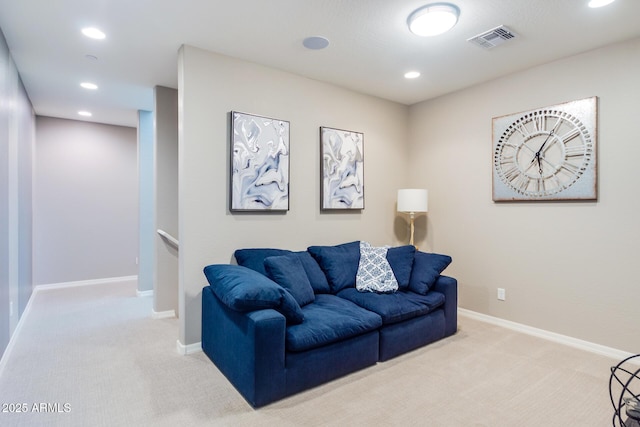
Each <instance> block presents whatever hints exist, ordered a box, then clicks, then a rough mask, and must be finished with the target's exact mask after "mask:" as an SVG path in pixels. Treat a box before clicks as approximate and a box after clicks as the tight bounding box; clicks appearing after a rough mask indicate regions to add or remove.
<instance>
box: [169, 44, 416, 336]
mask: <svg viewBox="0 0 640 427" xmlns="http://www.w3.org/2000/svg"><path fill="white" fill-rule="evenodd" d="M178 85H179V123H180V137H179V141H180V143H179V144H180V148H179V149H180V165H179V170H180V171H179V178H180V184H179V185H180V202H179V234H180V255H179V264H180V266H179V269H180V312H181V319H180V324H181V327H180V337H179V339H180V342H181V343H182V344H192V343H196V342H199V341H200V321H201V320H200V315H201V307H200V306H201V291H202V287H203V286H204V285H205V284H206V279H205V277H204V275H203V273H202V269H203V267H205V266H206V265H208V264H212V263H229V262H231V261H232V256H233V251H234V250H235V249H238V248H243V247H279V248H288V249H294V250H303V249H306V248H307V246H309V245H313V244H318V245H321V244H337V243H344V242H348V241H352V240H360V239H361V240H368V241H370V242H371V243H373V244H396V243H397V241H398V237H397V235H396V234H395V232H394V230H395V229H394V227H395V215H396V213H395V199H396V191H397V189H398V188H401V187H402V186H403V185H405V183H406V181H407V176H408V169H407V168H406V162H407V139H408V123H407V116H408V114H407V110H408V107H406V106H402V105H399V104H395V103H392V102H388V101H383V100H380V99H377V98H373V97H370V96H364V95H360V94H356V93H354V92H350V91H348V90H344V89H341V88H338V87H335V86H332V85H328V84H324V83H321V82H317V81H314V80H309V79H306V78H302V77H299V76H295V75H292V74H288V73H285V72H281V71H278V70H274V69H270V68H266V67H263V66H259V65H256V64H253V63H249V62H245V61H240V60H237V59H233V58H230V57H226V56H222V55H217V54H214V53H210V52H206V51H203V50H199V49H197V48H193V47H190V46H183V47H182V49H181V51H180V57H179V82H178ZM232 110H237V111H243V112H247V113H254V114H260V115H265V116H269V117H274V118H279V119H283V120H288V121H290V123H291V147H290V149H291V167H290V211H289V212H287V213H286V214H282V213H281V214H273V213H272V214H256V213H253V214H246V213H245V214H231V213H230V212H229V209H228V199H229V197H228V191H229V112H230V111H232ZM320 126H331V127H336V128H341V129H348V130H353V131H358V132H363V133H364V158H365V166H364V174H365V178H364V182H365V209H364V210H363V211H362V212H350V213H321V212H320V178H319V177H320V158H319V153H320V148H319V136H318V135H319V127H320ZM403 237H404V236H403ZM182 313H184V315H183V316H182Z"/></svg>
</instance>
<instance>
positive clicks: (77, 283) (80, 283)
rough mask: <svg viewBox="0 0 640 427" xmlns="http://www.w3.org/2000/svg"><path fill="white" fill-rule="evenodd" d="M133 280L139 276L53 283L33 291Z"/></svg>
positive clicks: (39, 286) (35, 288) (34, 288)
mask: <svg viewBox="0 0 640 427" xmlns="http://www.w3.org/2000/svg"><path fill="white" fill-rule="evenodd" d="M131 280H138V276H122V277H107V278H105V279H92V280H78V281H75V282H61V283H51V284H48V285H37V286H34V287H33V291H34V292H39V291H46V290H49V289H63V288H73V287H76V286H92V285H104V284H107V283H116V282H128V281H131Z"/></svg>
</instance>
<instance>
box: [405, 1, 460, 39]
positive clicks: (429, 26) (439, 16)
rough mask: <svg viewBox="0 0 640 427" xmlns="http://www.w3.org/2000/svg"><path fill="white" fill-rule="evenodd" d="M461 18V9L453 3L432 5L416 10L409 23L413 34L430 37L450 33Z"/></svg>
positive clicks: (410, 16)
mask: <svg viewBox="0 0 640 427" xmlns="http://www.w3.org/2000/svg"><path fill="white" fill-rule="evenodd" d="M459 16H460V9H458V7H457V6H455V5H453V4H451V3H432V4H428V5H426V6H423V7H421V8H419V9H416V10H415V11H414V12H413V13H412V14H411V15H409V19H408V20H407V23H408V25H409V29H410V30H411V32H412V33H413V34H415V35H418V36H422V37H429V36H436V35H438V34H442V33H445V32H447V31H449V30H450V29H451V28H453V26H454V25H456V23H457V22H458V17H459Z"/></svg>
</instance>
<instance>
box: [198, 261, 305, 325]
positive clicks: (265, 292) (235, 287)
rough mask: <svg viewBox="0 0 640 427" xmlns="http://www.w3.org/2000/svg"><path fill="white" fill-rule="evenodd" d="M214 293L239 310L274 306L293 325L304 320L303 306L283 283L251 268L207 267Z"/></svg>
mask: <svg viewBox="0 0 640 427" xmlns="http://www.w3.org/2000/svg"><path fill="white" fill-rule="evenodd" d="M204 275H205V276H206V277H207V280H208V281H209V284H210V285H211V288H212V289H213V293H214V294H216V296H217V297H218V299H219V300H220V301H222V303H223V304H225V305H226V306H227V307H229V308H230V309H232V310H235V311H253V310H262V309H265V308H273V309H274V310H277V311H279V312H280V313H282V314H283V315H284V317H286V319H287V322H288V323H290V324H294V325H295V324H299V323H302V321H303V320H304V315H303V314H302V310H301V309H300V306H299V305H298V303H297V302H296V300H295V299H294V298H293V296H292V295H291V294H290V293H289V292H288V291H287V290H285V289H284V288H283V287H282V286H280V285H278V284H277V283H275V282H274V281H273V280H271V279H269V278H268V277H266V276H263V275H262V274H260V273H258V272H257V271H253V270H251V269H249V268H247V267H242V266H239V265H229V264H215V265H209V266H207V267H205V268H204Z"/></svg>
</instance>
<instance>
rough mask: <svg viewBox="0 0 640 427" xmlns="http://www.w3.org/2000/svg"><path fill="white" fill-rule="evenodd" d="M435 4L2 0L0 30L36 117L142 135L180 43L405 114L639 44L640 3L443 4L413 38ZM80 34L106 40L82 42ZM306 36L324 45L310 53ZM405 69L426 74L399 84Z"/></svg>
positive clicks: (171, 80)
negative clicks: (494, 34) (502, 35)
mask: <svg viewBox="0 0 640 427" xmlns="http://www.w3.org/2000/svg"><path fill="white" fill-rule="evenodd" d="M434 1H435V0H434ZM431 2H433V1H432V0H307V1H303V0H224V1H222V0H54V1H52V0H0V28H2V31H3V32H4V35H5V38H6V39H7V44H8V45H9V48H10V49H11V53H12V55H13V58H14V60H15V62H16V65H17V67H18V70H19V72H20V75H21V76H22V79H23V82H24V85H25V87H26V89H27V92H28V94H29V97H30V98H31V101H32V103H33V106H34V108H35V111H36V114H38V115H44V116H52V117H61V118H69V119H78V120H82V118H81V117H79V116H78V115H77V111H78V110H80V109H87V110H90V111H92V112H93V117H92V118H91V119H89V120H90V121H95V122H101V123H110V124H119V125H126V126H136V124H137V116H136V112H137V110H138V109H144V110H151V109H152V103H153V87H154V86H156V85H161V86H167V87H172V88H177V87H178V78H177V74H178V73H177V56H178V49H179V48H180V46H181V45H182V44H189V45H193V46H197V47H200V48H202V49H207V50H210V51H214V52H218V53H222V54H227V55H231V56H235V57H238V58H241V59H245V60H249V61H253V62H257V63H261V64H265V65H267V66H270V67H275V68H279V69H282V70H286V71H289V72H292V73H296V74H300V75H303V76H307V77H309V78H312V79H316V80H321V81H326V82H330V83H333V84H336V85H338V86H342V87H346V88H350V89H353V90H355V91H358V92H362V93H366V94H371V95H374V96H377V97H381V98H385V99H389V100H392V101H396V102H399V103H403V104H407V105H411V104H413V103H416V102H419V101H423V100H426V99H429V98H433V97H437V96H440V95H442V94H445V93H449V92H452V91H455V90H458V89H461V88H464V87H468V86H471V85H474V84H477V83H479V82H483V81H487V80H491V79H494V78H497V77H500V76H503V75H506V74H509V73H512V72H515V71H518V70H522V69H525V68H529V67H532V66H536V65H539V64H543V63H546V62H549V61H553V60H555V59H558V58H561V57H566V56H569V55H573V54H576V53H580V52H584V51H587V50H591V49H594V48H597V47H600V46H604V45H607V44H610V43H614V42H618V41H622V40H627V39H631V38H635V37H639V36H640V24H638V18H640V1H639V0H616V1H615V2H614V3H613V4H611V5H609V6H606V7H604V8H600V9H590V8H588V7H587V2H588V0H450V2H452V3H454V4H456V5H457V6H458V7H459V8H460V10H461V16H460V20H459V22H458V24H457V25H456V26H455V27H454V28H453V30H451V31H450V32H448V33H446V34H444V35H440V36H436V37H431V38H420V37H417V36H415V35H413V34H412V33H410V32H409V30H408V28H407V25H406V20H407V16H408V15H409V14H410V13H411V12H412V11H413V10H415V9H417V8H418V7H420V6H423V5H425V4H428V3H431ZM499 25H506V26H507V27H509V28H510V29H511V30H513V31H514V32H515V33H517V34H518V36H519V37H518V38H517V39H514V40H512V41H510V42H508V43H505V44H504V45H502V46H499V47H496V48H494V49H492V50H483V49H482V48H480V47H478V46H476V45H473V44H472V43H469V42H467V39H468V38H470V37H473V36H475V35H477V34H479V33H481V32H484V31H486V30H489V29H491V28H494V27H496V26H499ZM86 26H96V27H99V28H100V29H102V30H103V31H104V32H105V33H106V34H107V38H106V39H105V40H102V41H96V40H91V39H88V38H86V37H84V36H83V35H82V34H81V33H80V30H81V28H83V27H86ZM314 35H320V36H324V37H326V38H328V39H329V40H330V45H329V47H328V48H327V49H324V50H320V51H312V50H308V49H306V48H304V47H303V46H302V41H303V39H304V38H305V37H308V36H314ZM86 55H94V56H97V57H98V60H97V61H92V60H89V59H87V58H86ZM409 70H418V71H420V72H421V73H422V76H421V77H420V78H418V79H416V80H406V79H404V77H403V74H404V73H405V72H406V71H409ZM605 77H606V76H603V78H605ZM81 81H91V82H95V83H97V84H98V85H99V86H100V88H99V90H97V91H93V92H89V91H87V90H85V89H82V88H80V86H79V83H80V82H81ZM536 84H538V83H536ZM231 107H232V106H230V108H231Z"/></svg>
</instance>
